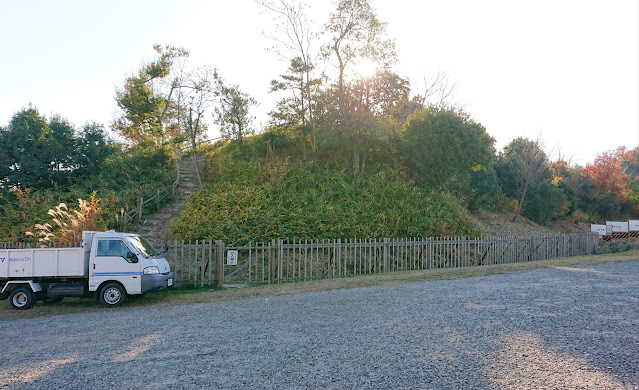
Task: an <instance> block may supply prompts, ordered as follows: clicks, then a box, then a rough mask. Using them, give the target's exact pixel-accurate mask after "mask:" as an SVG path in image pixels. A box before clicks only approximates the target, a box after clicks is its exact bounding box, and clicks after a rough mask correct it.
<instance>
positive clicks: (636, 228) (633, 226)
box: [628, 219, 639, 232]
mask: <svg viewBox="0 0 639 390" xmlns="http://www.w3.org/2000/svg"><path fill="white" fill-rule="evenodd" d="M628 224H629V225H630V231H631V232H639V220H636V219H631V220H629V221H628Z"/></svg>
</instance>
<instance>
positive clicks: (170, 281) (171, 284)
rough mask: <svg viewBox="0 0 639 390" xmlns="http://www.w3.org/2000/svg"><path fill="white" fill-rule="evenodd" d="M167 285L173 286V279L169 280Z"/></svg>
mask: <svg viewBox="0 0 639 390" xmlns="http://www.w3.org/2000/svg"><path fill="white" fill-rule="evenodd" d="M167 286H169V287H171V286H173V279H169V280H167Z"/></svg>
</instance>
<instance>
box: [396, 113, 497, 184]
mask: <svg viewBox="0 0 639 390" xmlns="http://www.w3.org/2000/svg"><path fill="white" fill-rule="evenodd" d="M494 143H495V140H494V139H493V137H491V136H490V135H488V133H486V129H485V128H484V126H482V125H481V124H479V123H476V122H475V121H473V120H472V119H471V118H470V117H469V116H468V114H466V113H464V112H462V111H460V110H455V109H452V108H449V109H436V108H430V109H426V110H423V111H421V112H419V113H417V114H415V115H413V116H412V117H411V118H409V120H408V123H407V125H406V129H405V131H404V137H403V143H402V152H403V154H404V156H405V159H406V165H407V167H408V168H409V170H410V172H411V174H412V175H413V176H415V178H416V181H417V182H418V183H420V184H421V185H422V186H424V187H427V188H434V189H448V190H452V191H453V192H455V193H460V192H463V191H467V190H469V186H470V179H471V172H473V171H476V170H480V169H487V168H488V167H490V166H491V163H492V161H493V157H494V155H495V149H494V146H493V145H494Z"/></svg>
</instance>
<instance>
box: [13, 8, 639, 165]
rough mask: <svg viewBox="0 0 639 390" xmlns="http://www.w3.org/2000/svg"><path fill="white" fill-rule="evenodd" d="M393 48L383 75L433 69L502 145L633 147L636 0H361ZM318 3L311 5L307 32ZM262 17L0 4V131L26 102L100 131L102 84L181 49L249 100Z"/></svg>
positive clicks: (270, 99)
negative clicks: (533, 141)
mask: <svg viewBox="0 0 639 390" xmlns="http://www.w3.org/2000/svg"><path fill="white" fill-rule="evenodd" d="M370 3H371V4H372V6H373V7H374V8H376V9H377V14H378V16H379V18H380V19H381V20H383V21H385V22H388V32H389V35H390V36H391V37H393V38H395V39H396V41H397V50H398V55H399V60H400V63H399V64H398V66H397V68H396V69H397V72H398V73H399V74H400V75H402V76H404V77H408V78H410V80H411V83H412V85H413V87H414V88H415V89H419V88H420V87H422V88H423V79H424V78H425V77H429V76H433V75H434V74H436V73H437V72H439V71H444V72H447V73H448V74H449V77H450V79H451V80H454V81H456V82H457V85H458V88H457V92H456V94H455V99H454V101H455V102H456V103H457V104H459V105H460V106H462V107H464V109H465V110H466V111H467V112H468V113H470V115H471V116H472V117H473V118H475V119H476V120H477V121H479V122H481V123H482V124H483V125H484V126H485V127H486V128H487V130H488V132H489V133H490V134H491V135H492V136H493V137H495V138H496V139H497V146H498V147H503V146H504V145H505V144H506V143H507V142H508V141H510V140H511V139H513V138H516V137H518V136H526V137H530V138H536V137H538V136H539V135H541V137H542V138H543V139H544V141H545V143H546V145H547V147H548V149H553V150H555V151H556V150H557V149H558V148H559V149H560V150H561V153H562V154H563V155H564V156H567V157H572V158H573V161H575V162H577V163H580V164H582V165H583V164H585V163H586V162H588V161H592V159H593V158H594V155H595V154H596V153H597V152H601V151H605V150H607V149H611V148H615V147H617V146H620V145H626V146H628V147H635V146H637V143H638V142H639V60H638V57H639V6H638V4H639V2H637V1H636V0H598V1H592V0H591V1H588V0H554V1H548V0H536V1H506V0H503V1H497V0H494V1H493V0H482V1H475V0H446V1H444V0H439V1H429V0H423V1H409V0H393V1H387V0H370ZM331 9H333V2H332V1H328V0H326V1H315V2H314V3H313V4H311V13H310V16H311V18H312V19H313V20H314V21H315V22H316V24H317V26H318V27H321V26H322V25H323V24H324V22H325V20H326V19H327V18H328V13H329V12H330V10H331ZM270 20H271V19H270V16H268V15H264V14H262V13H261V8H260V7H259V6H258V5H257V4H256V3H255V2H254V1H252V0H235V1H195V0H183V1H179V2H178V1H166V0H160V1H158V0H154V1H150V0H136V1H122V0H110V1H71V0H65V1H63V0H57V1H53V0H49V1H44V0H37V1H29V0H22V1H12V0H0V75H1V76H0V77H1V79H0V125H2V126H4V125H6V124H7V123H8V122H9V120H10V118H11V116H12V115H13V114H14V113H15V112H16V111H18V110H19V109H20V108H22V107H25V106H27V105H28V104H29V103H32V104H33V105H34V106H36V107H37V108H38V109H39V110H40V112H41V113H42V114H45V115H50V114H52V113H58V114H60V115H62V116H63V117H66V118H68V119H69V120H70V121H71V122H73V123H74V124H75V125H76V126H77V127H79V126H81V125H82V124H84V123H85V122H88V121H96V122H99V123H103V124H105V125H107V126H108V125H109V124H110V123H111V121H112V119H113V117H114V114H115V112H116V110H117V107H116V104H115V101H114V95H115V88H116V87H121V86H122V84H123V81H124V79H125V78H126V77H127V76H128V75H130V74H132V73H135V72H136V71H137V70H138V69H139V67H140V66H141V65H142V64H143V63H144V62H145V61H148V60H150V59H151V58H152V57H153V50H152V46H153V44H155V43H161V44H164V43H168V44H171V45H175V46H183V47H185V48H187V49H189V50H190V51H191V58H190V63H191V64H192V65H193V66H197V65H204V64H208V65H211V66H216V67H218V69H219V70H220V72H221V74H222V75H223V76H224V77H225V78H226V79H227V80H228V81H229V82H232V83H236V84H239V85H240V87H242V89H244V90H245V91H247V92H249V93H250V94H251V95H253V96H254V97H255V98H256V99H257V100H258V102H259V103H260V105H259V107H257V109H256V110H255V113H254V114H255V115H256V116H257V118H258V121H257V123H256V125H258V126H259V124H260V123H265V122H266V113H267V112H268V111H270V110H271V109H272V108H273V106H274V103H275V100H276V98H275V97H274V96H272V95H269V94H268V93H267V92H268V88H269V81H270V80H271V79H272V78H274V77H276V76H277V75H278V74H280V73H282V72H283V71H284V70H285V68H286V64H285V63H283V62H280V61H277V60H276V59H275V58H274V56H273V55H272V54H271V53H268V52H266V51H265V48H266V47H267V46H269V45H271V44H272V42H270V41H269V40H267V39H266V38H264V37H263V36H262V34H261V33H262V31H264V30H268V29H269V25H270V23H271V22H270Z"/></svg>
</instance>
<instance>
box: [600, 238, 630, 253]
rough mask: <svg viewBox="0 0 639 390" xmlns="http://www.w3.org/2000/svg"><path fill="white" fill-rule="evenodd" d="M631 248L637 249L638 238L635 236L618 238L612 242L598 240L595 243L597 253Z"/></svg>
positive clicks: (615, 251)
mask: <svg viewBox="0 0 639 390" xmlns="http://www.w3.org/2000/svg"><path fill="white" fill-rule="evenodd" d="M633 249H639V239H637V238H624V239H618V240H615V241H614V242H606V241H604V240H599V243H598V244H597V253H598V254H606V253H618V252H627V251H631V250H633Z"/></svg>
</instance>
